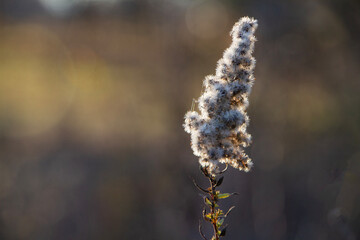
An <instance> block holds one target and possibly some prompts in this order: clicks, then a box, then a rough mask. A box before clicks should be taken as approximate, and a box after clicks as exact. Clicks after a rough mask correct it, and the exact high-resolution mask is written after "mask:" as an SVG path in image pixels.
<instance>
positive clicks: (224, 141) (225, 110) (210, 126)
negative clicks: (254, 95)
mask: <svg viewBox="0 0 360 240" xmlns="http://www.w3.org/2000/svg"><path fill="white" fill-rule="evenodd" d="M257 26H258V24H257V20H255V19H253V18H249V17H243V18H241V19H240V20H239V21H238V22H237V23H235V25H234V27H233V28H232V30H231V32H230V36H231V37H232V43H231V45H230V47H229V48H228V49H226V50H225V51H224V54H223V57H222V58H221V59H220V60H219V61H218V63H217V68H216V75H209V76H207V77H205V79H204V82H203V85H204V89H205V90H204V92H203V94H202V95H201V96H200V98H199V99H198V100H197V103H198V108H199V113H198V112H197V111H189V112H187V113H186V115H185V122H184V125H183V126H184V129H185V131H186V132H187V133H189V134H190V135H191V148H192V150H193V152H194V155H196V156H198V157H199V163H200V164H201V166H202V167H205V168H207V169H208V171H209V172H210V173H211V174H213V175H216V174H217V173H218V172H219V163H222V164H228V165H230V166H232V167H234V168H236V169H239V170H243V171H246V172H247V171H249V170H250V169H251V167H252V166H253V163H252V161H251V159H250V158H249V157H248V155H246V154H245V152H244V147H248V146H249V145H250V144H251V135H250V134H249V133H247V127H248V125H249V117H248V115H247V113H246V109H247V107H248V105H249V101H248V98H249V94H250V92H251V87H252V85H253V84H254V81H255V78H254V75H253V73H254V68H255V63H256V61H255V59H254V58H253V57H252V53H253V51H254V43H255V41H256V38H255V37H254V33H255V30H256V28H257Z"/></svg>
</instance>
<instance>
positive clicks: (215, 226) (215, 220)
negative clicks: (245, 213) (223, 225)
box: [208, 177, 220, 240]
mask: <svg viewBox="0 0 360 240" xmlns="http://www.w3.org/2000/svg"><path fill="white" fill-rule="evenodd" d="M208 178H209V181H210V191H209V196H210V202H211V207H210V210H211V211H210V213H211V215H213V216H215V206H216V205H217V201H218V199H217V197H216V179H215V178H214V177H208ZM212 226H213V229H214V236H213V239H215V240H219V239H220V232H219V228H218V218H217V217H214V218H213V219H212Z"/></svg>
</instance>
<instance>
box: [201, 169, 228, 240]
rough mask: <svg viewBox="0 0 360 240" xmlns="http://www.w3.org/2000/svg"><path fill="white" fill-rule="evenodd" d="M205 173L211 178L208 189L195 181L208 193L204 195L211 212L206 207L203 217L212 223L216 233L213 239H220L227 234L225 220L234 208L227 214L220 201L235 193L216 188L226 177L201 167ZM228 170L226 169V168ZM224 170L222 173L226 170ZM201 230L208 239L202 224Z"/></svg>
mask: <svg viewBox="0 0 360 240" xmlns="http://www.w3.org/2000/svg"><path fill="white" fill-rule="evenodd" d="M200 169H201V171H202V172H203V174H204V175H205V177H206V178H208V179H209V182H210V187H209V188H207V189H203V188H202V187H200V186H199V185H198V184H197V183H196V182H195V181H194V184H195V186H196V187H197V188H198V189H199V190H200V191H202V192H204V193H206V194H207V195H205V196H204V202H205V205H206V206H207V207H208V208H209V212H208V213H207V211H206V209H204V210H203V218H204V220H205V221H208V222H210V223H211V225H212V227H213V230H214V235H213V237H212V238H211V240H219V239H220V237H222V236H225V233H226V226H225V227H224V226H223V223H224V220H225V218H226V217H227V215H228V214H229V212H230V211H231V210H232V209H233V208H234V207H231V208H230V209H229V210H228V211H227V213H226V214H224V212H223V211H222V210H221V209H220V208H219V205H218V202H219V200H220V199H225V198H228V197H230V196H232V195H234V193H220V191H219V190H217V189H216V188H217V187H219V186H220V185H221V183H222V181H223V179H224V177H220V178H218V179H217V178H216V176H214V175H212V174H210V173H209V171H208V170H207V169H206V168H200ZM225 170H226V169H225ZM225 170H223V171H222V172H221V173H223V172H225ZM199 231H200V234H201V236H202V237H203V239H206V237H205V236H204V234H203V232H202V230H201V225H200V226H199Z"/></svg>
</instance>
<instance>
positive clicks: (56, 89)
mask: <svg viewBox="0 0 360 240" xmlns="http://www.w3.org/2000/svg"><path fill="white" fill-rule="evenodd" d="M245 15H249V16H253V17H255V18H257V19H258V20H259V28H258V31H257V34H256V35H257V38H258V42H257V43H256V49H255V57H256V59H257V67H256V71H255V76H256V78H257V80H256V84H255V86H254V88H253V92H252V95H251V98H250V107H249V116H250V118H251V123H250V129H249V131H250V133H252V135H253V144H252V146H251V147H250V148H249V149H248V150H247V152H248V153H249V155H250V156H251V157H252V158H253V161H254V163H255V167H254V169H253V170H252V171H251V172H250V173H243V172H238V171H236V170H233V169H231V170H229V171H228V172H227V173H226V174H225V180H224V183H223V186H222V190H223V191H225V192H226V191H228V192H239V193H240V195H238V196H235V197H232V198H230V199H226V200H224V201H223V203H222V206H223V208H224V209H225V208H228V207H230V206H231V205H235V206H236V209H235V210H234V211H233V212H232V214H231V215H230V216H229V218H228V219H227V223H229V228H228V232H227V236H226V237H225V238H224V239H229V240H230V239H232V240H238V239H242V240H262V239H264V240H282V239H284V240H285V239H289V240H303V239H306V240H317V239H329V240H341V239H345V240H355V239H359V238H360V231H359V230H360V204H359V203H360V187H359V184H360V67H359V66H360V44H359V43H360V4H359V2H358V1H356V0H353V1H352V0H343V1H336V0H323V1H313V0H301V1H300V0H291V1H289V0H282V1H281V0H279V1H268V0H252V1H250V0H240V1H235V0H233V1H231V0H224V1H214V0H192V1H190V0H182V1H180V0H132V1H131V0H103V1H99V0H91V1H89V0H88V1H85V0H76V1H66V0H38V1H36V0H2V1H1V2H0V239H4V240H32V239H34V240H47V239H52V240H63V239H68V240H72V239H73V240H82V239H83V240H92V239H94V240H98V239H104V240H113V239H116V240H117V239H119V240H123V239H124V240H127V239H132V240H141V239H143V240H145V239H146V240H170V239H171V240H180V239H187V240H195V239H200V236H199V234H198V232H197V225H198V220H199V219H200V216H201V210H202V199H201V197H200V196H199V194H198V192H197V190H196V189H195V188H194V186H193V185H192V183H191V180H190V178H189V176H190V177H194V178H195V179H196V180H197V181H198V182H199V183H200V184H202V185H204V186H205V184H207V183H206V181H205V178H203V176H202V175H201V173H200V172H199V171H198V163H197V159H196V157H195V156H194V155H192V152H191V149H190V146H189V143H190V139H189V136H188V135H187V134H186V133H185V132H184V131H183V129H182V126H181V125H182V122H183V115H184V114H185V112H186V111H187V110H188V109H190V107H191V103H192V99H193V98H197V97H198V96H199V95H200V91H201V86H202V80H203V78H204V77H205V76H206V75H208V74H213V73H214V71H215V65H216V61H217V60H218V59H219V58H220V57H221V55H222V52H223V51H224V50H225V48H227V46H228V45H229V44H230V42H231V39H230V37H229V35H228V33H229V31H230V29H231V27H232V25H233V23H234V22H235V21H237V20H238V19H239V18H240V17H242V16H245ZM204 230H205V232H206V233H207V235H208V236H210V233H211V229H210V228H207V227H206V225H204Z"/></svg>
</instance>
